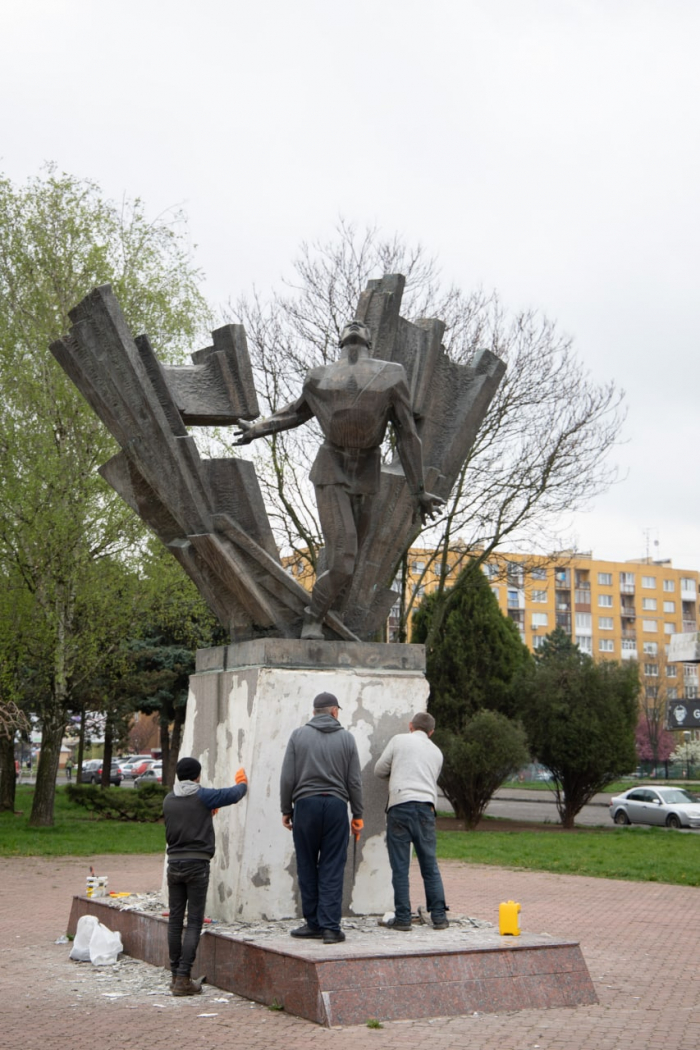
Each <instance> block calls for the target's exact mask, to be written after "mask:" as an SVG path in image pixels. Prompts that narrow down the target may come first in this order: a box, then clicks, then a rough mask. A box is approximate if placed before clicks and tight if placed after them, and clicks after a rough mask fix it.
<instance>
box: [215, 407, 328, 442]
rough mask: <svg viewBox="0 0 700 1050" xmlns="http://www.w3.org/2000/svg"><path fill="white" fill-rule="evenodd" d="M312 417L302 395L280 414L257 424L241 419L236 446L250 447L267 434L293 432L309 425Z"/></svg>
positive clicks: (281, 410)
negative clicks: (304, 425) (303, 424)
mask: <svg viewBox="0 0 700 1050" xmlns="http://www.w3.org/2000/svg"><path fill="white" fill-rule="evenodd" d="M312 416H313V412H312V411H311V409H310V408H309V406H308V405H307V403H306V401H305V400H304V397H303V395H302V396H301V397H300V398H298V399H297V400H296V401H293V402H292V403H291V404H290V405H285V407H284V408H281V409H280V410H279V412H275V413H274V415H272V416H268V417H267V419H259V420H258V421H257V422H255V423H248V422H246V420H245V419H239V420H238V425H239V427H240V428H241V429H240V430H236V431H235V432H234V437H236V438H237V440H236V441H234V445H249V444H250V442H251V441H255V439H256V438H259V437H265V435H266V434H277V433H278V432H279V431H280V430H293V429H294V427H300V426H301V425H302V423H307V422H308V421H309V420H310V419H311V417H312Z"/></svg>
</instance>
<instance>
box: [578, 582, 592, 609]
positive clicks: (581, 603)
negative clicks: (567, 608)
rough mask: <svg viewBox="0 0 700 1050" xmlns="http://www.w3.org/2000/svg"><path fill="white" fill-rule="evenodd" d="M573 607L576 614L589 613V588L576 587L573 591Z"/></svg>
mask: <svg viewBox="0 0 700 1050" xmlns="http://www.w3.org/2000/svg"><path fill="white" fill-rule="evenodd" d="M574 605H575V606H576V612H590V611H591V588H590V586H589V587H577V588H576V590H575V591H574Z"/></svg>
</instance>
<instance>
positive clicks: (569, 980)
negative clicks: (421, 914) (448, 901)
mask: <svg viewBox="0 0 700 1050" xmlns="http://www.w3.org/2000/svg"><path fill="white" fill-rule="evenodd" d="M88 914H90V915H97V916H98V918H99V919H100V921H101V922H104V923H105V925H107V926H109V928H110V929H113V930H118V931H119V932H120V933H121V936H122V942H123V944H124V951H125V952H126V953H127V954H128V955H132V956H134V957H135V958H138V959H143V960H144V961H145V962H149V963H152V964H153V965H155V966H163V967H166V968H167V962H168V953H167V928H168V927H167V920H166V919H165V918H163V917H162V916H160V915H152V914H146V913H143V912H139V911H136V910H129V909H128V908H125V907H124V906H123V905H122V906H115V905H114V904H110V902H109V901H108V900H102V899H94V898H87V897H75V898H74V899H73V907H72V909H71V915H70V921H69V927H68V932H69V933H74V932H75V927H76V925H77V922H78V919H79V918H80V916H81V915H88ZM201 974H206V975H207V980H208V983H210V984H213V985H216V986H217V987H219V988H223V989H225V990H226V991H231V992H235V993H236V994H238V995H242V996H244V997H245V998H247V999H252V1000H254V1001H256V1002H260V1003H265V1004H267V1005H269V1004H272V1003H277V1004H279V1005H280V1006H283V1007H284V1009H285V1010H286V1011H287V1012H288V1013H291V1014H294V1015H295V1016H297V1017H303V1018H306V1019H307V1020H309V1021H315V1022H316V1023H318V1024H322V1025H338V1024H347V1025H352V1024H361V1023H364V1022H365V1021H367V1020H368V1019H369V1018H377V1019H379V1020H399V1019H403V1020H407V1019H412V1018H419V1017H440V1016H454V1015H457V1014H466V1013H473V1012H475V1011H477V1012H479V1013H497V1012H500V1011H511V1010H525V1009H533V1008H535V1009H546V1008H548V1007H558V1006H579V1005H582V1004H588V1003H595V1002H597V998H596V994H595V990H594V988H593V984H592V981H591V978H590V975H589V973H588V969H587V967H586V963H585V961H584V959H583V955H582V953H581V949H580V947H579V945H578V944H577V943H576V942H573V941H556V940H554V939H552V938H551V937H548V936H546V935H535V934H523V935H521V936H520V937H517V938H515V937H500V936H499V935H498V933H497V932H496V931H495V930H493V929H491V930H486V931H484V930H478V931H470V932H468V933H466V934H465V932H464V931H460V930H458V929H454V930H453V929H452V927H450V930H449V931H446V932H437V931H434V930H432V929H430V928H429V927H428V928H425V929H418V930H417V932H412V933H410V934H405V935H404V934H397V933H393V932H389V931H385V930H381V929H380V928H377V929H376V930H375V931H374V932H373V933H371V934H368V933H367V931H366V930H365V931H364V932H358V931H353V930H349V931H348V938H347V940H346V941H345V942H344V943H343V944H338V945H324V944H322V943H320V942H319V941H308V942H304V941H301V942H298V941H293V940H291V939H290V938H289V936H288V935H287V934H286V933H284V932H280V933H279V934H278V933H275V934H273V935H269V934H268V935H260V936H255V935H253V934H247V935H246V936H242V935H241V934H239V933H235V932H232V931H231V930H230V929H221V930H218V929H215V928H211V929H205V931H204V932H203V935H202V939H201V941H200V946H199V951H198V953H197V964H196V969H195V971H194V976H198V975H201Z"/></svg>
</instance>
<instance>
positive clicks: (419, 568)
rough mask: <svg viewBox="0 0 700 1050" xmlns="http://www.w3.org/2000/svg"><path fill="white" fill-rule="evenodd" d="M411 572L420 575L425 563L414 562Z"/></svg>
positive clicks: (423, 570)
mask: <svg viewBox="0 0 700 1050" xmlns="http://www.w3.org/2000/svg"><path fill="white" fill-rule="evenodd" d="M413 571H414V572H416V573H418V574H419V575H420V573H422V572H425V562H424V561H414V563H413Z"/></svg>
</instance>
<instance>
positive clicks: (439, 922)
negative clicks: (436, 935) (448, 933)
mask: <svg viewBox="0 0 700 1050" xmlns="http://www.w3.org/2000/svg"><path fill="white" fill-rule="evenodd" d="M449 925H450V920H449V919H448V918H447V916H446V915H440V916H438V918H437V919H433V929H434V930H446V929H447V928H448V926H449Z"/></svg>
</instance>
